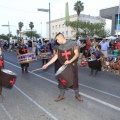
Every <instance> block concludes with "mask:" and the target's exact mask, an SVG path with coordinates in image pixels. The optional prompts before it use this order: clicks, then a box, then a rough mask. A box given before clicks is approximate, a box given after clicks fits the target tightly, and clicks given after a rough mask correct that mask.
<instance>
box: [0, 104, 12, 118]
mask: <svg viewBox="0 0 120 120" xmlns="http://www.w3.org/2000/svg"><path fill="white" fill-rule="evenodd" d="M0 106H1V107H2V109H3V110H4V111H5V113H6V114H7V116H8V117H9V119H10V120H13V118H12V116H11V115H10V114H9V112H8V111H7V110H6V109H5V107H4V106H3V104H1V103H0Z"/></svg>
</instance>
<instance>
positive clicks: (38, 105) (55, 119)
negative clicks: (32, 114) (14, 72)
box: [14, 85, 58, 120]
mask: <svg viewBox="0 0 120 120" xmlns="http://www.w3.org/2000/svg"><path fill="white" fill-rule="evenodd" d="M14 87H15V88H16V89H17V90H18V91H19V92H21V93H22V94H23V95H24V96H25V97H27V98H28V99H29V100H30V101H31V102H33V103H34V104H35V105H36V106H37V107H39V108H40V109H42V110H43V111H44V112H45V113H46V114H48V115H49V116H50V117H51V118H53V119H54V120H58V119H57V118H56V117H55V116H53V115H52V114H51V113H50V112H48V111H47V110H46V109H45V108H43V107H42V106H41V105H40V104H38V103H37V102H35V101H34V100H33V99H32V98H31V97H29V96H28V95H27V94H25V93H24V92H23V91H22V90H20V89H19V88H18V87H17V86H16V85H14Z"/></svg>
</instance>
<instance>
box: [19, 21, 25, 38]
mask: <svg viewBox="0 0 120 120" xmlns="http://www.w3.org/2000/svg"><path fill="white" fill-rule="evenodd" d="M23 26H24V24H23V22H19V23H18V27H19V32H20V39H21V31H22V27H23Z"/></svg>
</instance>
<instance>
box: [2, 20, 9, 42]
mask: <svg viewBox="0 0 120 120" xmlns="http://www.w3.org/2000/svg"><path fill="white" fill-rule="evenodd" d="M2 26H4V27H8V32H9V41H10V24H9V21H8V25H2Z"/></svg>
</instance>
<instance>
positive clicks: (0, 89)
mask: <svg viewBox="0 0 120 120" xmlns="http://www.w3.org/2000/svg"><path fill="white" fill-rule="evenodd" d="M1 94H2V86H1V85H0V95H1Z"/></svg>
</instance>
